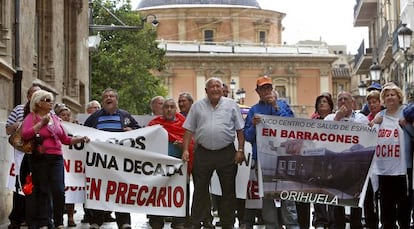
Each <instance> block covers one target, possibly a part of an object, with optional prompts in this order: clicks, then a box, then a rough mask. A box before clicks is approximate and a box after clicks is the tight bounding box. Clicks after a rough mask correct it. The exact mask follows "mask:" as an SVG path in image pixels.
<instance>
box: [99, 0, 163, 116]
mask: <svg viewBox="0 0 414 229" xmlns="http://www.w3.org/2000/svg"><path fill="white" fill-rule="evenodd" d="M105 8H106V9H107V10H109V11H110V12H111V13H109V12H108V11H107V10H106V9H105ZM92 9H93V10H92V12H93V24H95V25H116V26H119V25H121V24H120V22H119V20H120V21H122V22H123V23H125V24H126V25H128V26H138V27H140V28H139V29H136V30H125V29H120V30H111V31H109V30H108V31H101V32H100V35H101V38H102V40H101V43H100V45H99V46H98V49H97V50H96V51H93V52H91V99H98V100H100V98H101V94H102V91H103V90H105V89H106V88H108V87H111V88H113V89H115V90H117V91H118V94H119V107H120V108H122V109H125V110H127V111H129V112H130V113H131V114H148V113H150V107H149V103H150V100H151V98H152V97H154V96H156V95H162V96H165V95H167V90H166V88H165V87H163V86H162V84H161V80H160V79H159V78H157V77H156V76H154V75H152V74H151V71H161V70H162V69H163V68H164V66H165V58H164V55H165V51H164V50H162V49H159V48H158V47H157V42H156V41H155V39H156V37H157V34H156V30H155V28H154V27H153V26H151V23H144V22H143V20H142V18H141V16H140V15H139V14H137V13H136V12H133V11H132V10H131V5H130V1H129V0H128V1H126V3H125V2H124V1H122V5H120V3H119V1H108V0H104V1H103V0H94V1H93V5H92ZM111 14H112V15H111ZM114 16H115V17H114ZM117 19H119V20H117ZM141 26H142V27H141ZM92 32H93V33H94V34H96V31H95V32H94V31H92Z"/></svg>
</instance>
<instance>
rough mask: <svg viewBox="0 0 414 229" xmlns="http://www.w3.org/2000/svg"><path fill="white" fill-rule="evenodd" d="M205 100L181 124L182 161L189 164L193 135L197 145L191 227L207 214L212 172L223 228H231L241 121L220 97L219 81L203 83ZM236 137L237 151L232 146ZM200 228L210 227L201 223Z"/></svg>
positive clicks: (236, 110) (233, 107)
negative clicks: (217, 185) (218, 186)
mask: <svg viewBox="0 0 414 229" xmlns="http://www.w3.org/2000/svg"><path fill="white" fill-rule="evenodd" d="M205 91H206V94H207V97H206V98H204V99H201V100H199V101H197V102H196V103H194V104H193V106H192V107H191V110H190V112H189V113H188V116H187V119H186V121H185V122H184V126H183V127H184V128H185V129H186V132H185V134H184V144H183V148H184V149H183V156H182V158H183V160H185V161H189V157H190V152H189V146H190V142H191V139H192V136H193V135H194V138H195V142H197V143H198V145H197V147H196V149H195V152H194V162H193V182H194V193H193V203H192V207H191V221H192V222H191V223H192V228H200V227H201V223H202V222H203V221H204V220H205V219H206V218H208V214H209V213H210V198H209V196H210V195H209V184H210V180H211V176H212V175H213V172H214V170H215V171H216V172H217V174H218V177H219V179H220V184H221V188H222V199H221V202H220V205H221V211H220V212H219V216H220V220H221V224H222V228H223V229H230V228H233V225H234V211H235V203H236V191H235V189H236V187H235V183H236V181H235V178H236V173H237V164H239V163H241V162H242V161H243V160H244V135H243V125H244V122H243V118H242V116H241V113H240V108H239V106H238V105H237V103H236V102H234V101H233V100H232V99H229V98H225V97H223V96H222V95H223V82H222V81H221V80H220V79H218V78H210V79H208V80H207V81H206V85H205ZM236 134H237V139H238V146H237V150H236V149H235V146H234V140H235V136H236ZM203 223H204V225H203V226H204V228H206V227H214V226H212V225H211V222H203Z"/></svg>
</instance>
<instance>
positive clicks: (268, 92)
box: [241, 76, 299, 229]
mask: <svg viewBox="0 0 414 229" xmlns="http://www.w3.org/2000/svg"><path fill="white" fill-rule="evenodd" d="M256 93H257V95H258V96H259V102H258V103H256V104H255V105H253V106H252V107H251V108H250V110H249V113H248V114H247V117H246V123H245V125H244V136H245V137H246V141H248V142H250V143H251V144H252V151H253V155H252V158H253V162H252V166H253V167H255V168H256V164H257V163H256V161H257V142H256V125H257V124H258V123H260V122H261V117H260V116H258V115H257V114H264V115H276V116H282V117H293V116H294V115H293V112H292V110H291V109H290V107H289V105H288V104H287V103H285V102H283V101H282V100H278V99H277V95H278V94H277V92H276V91H275V90H273V83H272V79H271V78H270V77H268V76H261V77H258V78H257V80H256ZM289 209H290V210H289ZM255 215H256V212H255V211H254V210H253V209H246V210H245V213H244V219H243V221H242V225H241V228H243V229H251V228H253V223H254V217H255ZM262 217H263V220H264V223H265V225H266V229H276V228H281V227H282V224H284V225H285V226H286V228H288V229H297V228H298V227H299V226H298V222H297V214H296V208H295V203H294V202H292V201H282V207H281V209H279V208H277V207H276V206H275V203H274V200H273V199H263V209H262Z"/></svg>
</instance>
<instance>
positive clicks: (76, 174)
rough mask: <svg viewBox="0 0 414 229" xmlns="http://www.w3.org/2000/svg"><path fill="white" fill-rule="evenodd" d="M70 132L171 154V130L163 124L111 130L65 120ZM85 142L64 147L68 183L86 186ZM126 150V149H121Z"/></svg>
mask: <svg viewBox="0 0 414 229" xmlns="http://www.w3.org/2000/svg"><path fill="white" fill-rule="evenodd" d="M62 125H63V126H64V128H65V130H66V132H67V133H68V134H69V135H74V136H88V137H89V138H90V139H91V141H95V142H96V141H98V142H108V143H112V144H117V145H122V146H126V147H128V148H132V149H140V150H145V151H147V150H148V152H149V153H150V152H155V153H161V154H164V155H168V135H167V131H166V130H165V129H164V128H162V127H161V126H160V125H154V126H150V127H145V128H140V129H136V130H131V131H127V132H108V131H102V130H97V129H95V128H90V127H85V126H81V125H78V124H74V123H70V122H62ZM84 146H85V144H84V143H79V144H77V145H70V146H63V157H64V163H65V164H64V165H65V183H66V185H67V186H76V187H77V186H84V183H85V175H84V167H85V166H84V165H85V158H86V157H85V155H86V151H85V150H84ZM121 151H122V150H121Z"/></svg>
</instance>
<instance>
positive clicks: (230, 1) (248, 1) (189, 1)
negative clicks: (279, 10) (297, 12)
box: [138, 0, 260, 9]
mask: <svg viewBox="0 0 414 229" xmlns="http://www.w3.org/2000/svg"><path fill="white" fill-rule="evenodd" d="M207 4H210V5H237V6H249V7H257V8H260V6H259V3H257V1H256V0H141V2H140V3H139V5H138V9H141V8H147V7H156V6H166V5H207Z"/></svg>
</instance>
